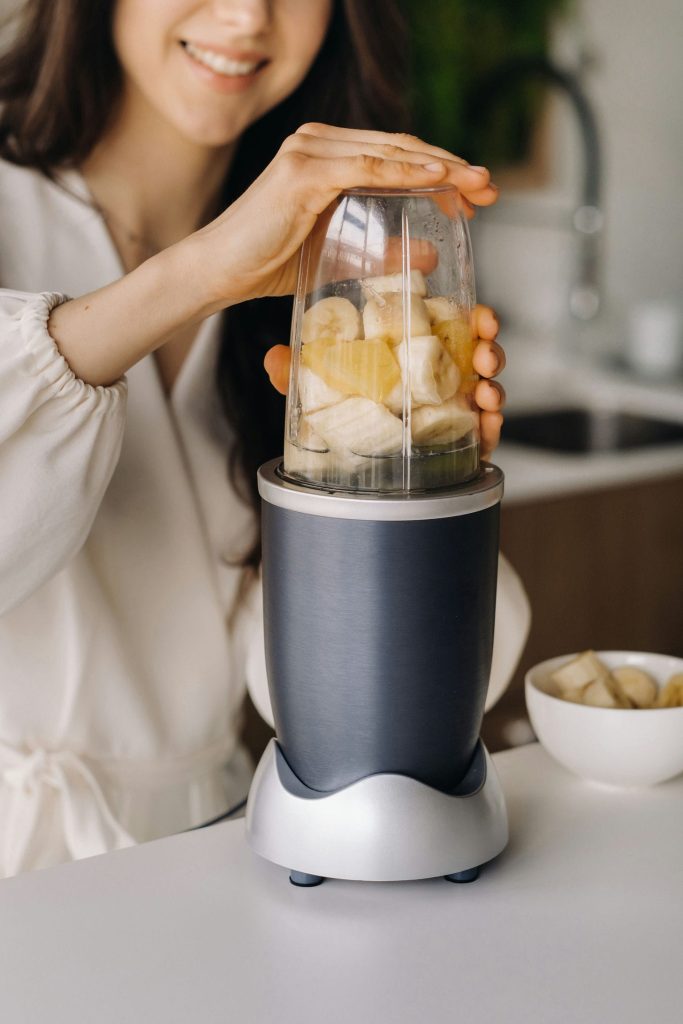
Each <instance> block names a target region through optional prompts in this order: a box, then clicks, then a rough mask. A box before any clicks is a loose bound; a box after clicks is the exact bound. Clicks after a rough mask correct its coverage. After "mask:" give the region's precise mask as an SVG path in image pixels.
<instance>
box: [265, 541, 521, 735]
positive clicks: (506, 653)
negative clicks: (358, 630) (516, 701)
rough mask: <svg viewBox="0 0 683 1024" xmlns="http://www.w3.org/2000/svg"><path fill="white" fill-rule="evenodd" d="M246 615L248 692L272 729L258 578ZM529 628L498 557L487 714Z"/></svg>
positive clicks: (511, 573) (514, 580) (508, 569)
mask: <svg viewBox="0 0 683 1024" xmlns="http://www.w3.org/2000/svg"><path fill="white" fill-rule="evenodd" d="M245 611H246V614H247V619H248V625H247V630H248V632H247V662H246V677H247V688H248V690H249V695H250V697H251V699H252V701H253V704H254V707H255V708H256V710H257V711H258V713H259V714H260V715H261V717H262V718H264V719H265V721H266V722H268V724H269V725H273V709H272V706H271V702H270V695H269V692H268V676H267V674H266V655H265V648H264V640H263V592H262V588H261V578H260V576H259V579H258V581H257V583H256V585H255V586H253V587H252V589H251V593H250V594H249V607H248V609H246V610H245ZM530 625H531V609H530V607H529V599H528V598H527V596H526V592H525V590H524V587H523V586H522V582H521V580H520V578H519V576H518V575H517V573H516V572H515V570H514V569H513V568H512V566H511V565H510V563H509V562H508V560H507V559H506V558H504V557H503V556H502V555H501V556H500V558H499V560H498V591H497V596H496V617H495V629H494V635H493V659H492V662H491V678H490V681H489V688H488V692H487V694H486V710H487V711H488V710H489V708H491V707H493V705H494V704H495V703H496V701H497V700H499V698H500V697H501V696H502V695H503V693H504V692H505V690H506V689H507V687H508V685H509V683H510V680H511V679H512V676H513V674H514V671H515V669H516V668H517V665H518V663H519V659H520V658H521V656H522V651H523V650H524V645H525V644H526V640H527V636H528V635H529V627H530Z"/></svg>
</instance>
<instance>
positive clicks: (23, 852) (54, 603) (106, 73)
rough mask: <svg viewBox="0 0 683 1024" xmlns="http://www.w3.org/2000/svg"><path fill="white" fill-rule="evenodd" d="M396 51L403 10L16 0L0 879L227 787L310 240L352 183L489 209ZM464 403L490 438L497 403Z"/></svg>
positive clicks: (5, 102) (487, 321) (519, 599)
mask: <svg viewBox="0 0 683 1024" xmlns="http://www.w3.org/2000/svg"><path fill="white" fill-rule="evenodd" d="M403 58H404V36H403V34H402V28H401V19H400V17H399V14H398V7H397V4H396V3H394V2H393V0H377V2H376V3H373V5H372V8H371V9H370V7H369V5H367V4H366V3H364V2H361V0H345V2H337V3H333V2H331V0H330V2H318V3H315V4H311V3H310V2H309V0H213V2H208V0H207V2H203V0H169V2H164V3H160V2H159V0H117V2H109V3H106V4H103V3H101V2H95V0H62V2H60V3H59V4H54V3H53V2H52V0H28V2H27V3H26V4H25V5H24V7H23V8H22V19H21V22H20V24H19V25H18V31H17V34H16V35H15V37H14V42H13V43H12V46H11V48H10V50H9V51H8V52H7V53H6V54H5V55H4V56H3V57H2V59H0V157H1V158H2V159H1V160H0V235H1V237H2V239H3V246H2V250H1V251H0V284H1V285H2V289H3V290H0V339H1V341H2V344H1V345H0V438H1V439H2V442H1V443H0V485H1V486H2V492H3V494H5V495H8V496H10V497H9V498H8V500H7V501H6V502H4V504H3V516H2V522H1V523H0V663H2V665H3V678H2V682H1V683H0V722H1V723H2V725H1V727H0V729H1V732H0V779H1V780H2V781H1V783H0V836H2V843H0V874H3V873H4V874H11V873H13V872H16V871H20V870H24V869H27V868H30V867H35V866H41V865H44V864H48V863H54V862H56V861H58V860H60V859H66V858H68V857H77V856H83V855H85V854H89V853H95V852H99V851H101V850H106V849H110V848H113V847H116V846H121V845H125V844H127V843H131V842H135V841H141V840H144V839H148V838H153V837H155V836H159V835H163V834H166V833H168V832H171V831H174V830H179V829H182V828H187V827H190V826H193V825H197V824H200V823H201V822H202V821H207V820H210V819H212V818H215V817H216V816H217V815H219V814H221V813H222V812H224V811H225V810H226V808H227V807H229V806H230V805H231V804H232V803H235V802H237V801H238V800H239V799H240V798H241V797H242V796H243V795H244V792H245V790H246V787H247V784H248V779H249V764H248V759H247V756H246V754H245V752H244V750H243V748H242V747H241V746H240V741H239V735H238V734H239V723H240V708H241V705H242V702H243V698H244V693H245V687H246V685H247V683H248V685H249V687H250V690H251V693H252V696H253V698H254V702H255V703H256V704H257V706H258V707H259V708H260V710H261V711H262V713H263V714H264V716H265V717H266V718H268V717H269V716H270V707H269V699H268V694H267V686H266V681H265V677H264V673H263V632H262V630H263V627H262V622H261V612H260V605H261V600H260V587H259V581H258V573H257V572H256V571H255V570H257V569H258V565H259V557H260V556H259V544H258V540H257V537H258V515H259V511H258V501H257V496H256V493H255V474H256V468H257V466H258V465H259V464H260V463H261V462H263V461H265V460H266V459H268V458H270V457H272V456H274V455H276V454H277V453H278V452H279V451H281V449H282V435H283V423H282V404H281V402H282V399H281V395H280V394H279V393H278V392H277V391H276V390H275V389H274V388H273V387H272V386H271V384H270V383H269V381H268V379H267V376H266V374H265V373H264V371H263V365H262V364H263V358H264V355H265V354H266V352H268V351H270V354H269V361H268V367H269V372H271V374H272V376H273V379H274V381H275V383H276V385H277V386H278V387H280V389H282V385H283V368H284V367H285V366H286V363H287V358H288V357H287V353H286V350H285V349H283V348H281V347H277V346H278V344H279V343H282V342H284V341H286V339H287V336H288V330H289V319H290V315H291V301H290V298H289V296H290V294H291V291H292V288H293V283H294V280H295V275H296V266H297V261H298V254H299V250H300V247H301V245H302V243H303V241H304V239H305V238H306V236H307V235H308V234H309V232H310V230H311V228H312V226H313V224H314V222H315V220H316V217H317V216H318V214H319V213H320V212H321V211H322V210H324V209H325V208H326V207H327V206H329V204H330V203H331V202H333V201H334V200H335V198H336V196H338V195H339V193H340V192H341V191H342V190H343V189H345V188H349V187H354V186H361V187H387V186H388V187H400V188H407V187H413V186H414V187H424V186H427V185H431V184H435V183H438V182H445V183H446V182H448V183H452V184H455V185H457V186H458V187H459V189H460V191H461V193H462V195H463V196H464V197H465V199H466V200H467V201H468V203H469V204H470V205H471V206H472V207H473V206H474V205H486V204H488V203H491V202H494V201H495V198H496V190H495V187H494V186H492V185H491V184H490V181H489V175H488V172H487V171H486V169H485V168H477V167H470V166H469V165H468V164H467V163H466V162H464V161H462V160H461V159H459V158H458V157H457V156H455V155H453V154H451V153H448V152H446V151H444V150H441V149H438V148H436V147H434V146H431V145H429V144H428V143H426V142H423V141H422V140H420V139H417V138H414V137H412V136H405V135H396V134H392V135H388V134H385V131H386V130H387V129H393V130H396V129H400V128H403V127H404V126H405V120H404V116H403V112H402V100H401V96H402V68H403V64H404V61H403ZM69 296H71V298H69ZM476 323H477V325H478V328H479V332H478V333H479V334H480V337H481V338H482V339H483V340H482V341H481V343H480V345H479V347H478V349H477V352H476V353H475V359H476V360H477V369H478V370H479V371H480V372H481V373H482V374H483V375H485V376H486V375H493V374H494V373H495V372H497V370H498V369H499V368H501V367H502V363H503V356H502V352H501V351H500V349H499V348H498V346H497V345H496V344H495V341H494V339H495V335H496V332H497V325H496V322H495V318H493V316H492V315H491V314H490V311H487V310H485V309H484V308H482V307H480V309H479V311H478V316H477V319H476ZM273 346H276V347H275V348H273ZM476 399H477V401H478V402H479V404H480V406H481V407H482V408H484V409H486V410H488V412H487V413H486V414H484V416H483V418H482V424H483V431H484V433H486V427H485V425H484V424H485V423H486V422H488V438H489V447H491V446H492V445H495V442H496V439H497V434H498V431H499V428H500V413H499V408H500V405H501V402H502V397H501V392H500V391H498V390H497V386H496V385H494V384H492V383H491V382H490V381H482V382H480V384H479V386H478V390H477V392H476ZM486 415H488V416H489V419H488V421H486V418H485V417H486ZM505 578H506V580H507V583H506V584H505V586H504V587H503V590H502V591H501V593H500V595H499V607H500V609H501V615H502V616H503V619H505V620H506V621H507V623H508V626H510V625H511V624H513V623H514V622H516V621H518V622H520V623H521V629H520V633H521V634H522V635H523V626H524V615H525V605H524V599H523V596H520V594H519V591H518V588H517V585H516V583H515V580H514V579H513V578H512V577H511V576H509V575H508V576H506V577H505ZM506 587H507V589H506ZM518 641H519V638H518V637H516V638H515V639H514V640H513V641H511V643H510V644H509V646H508V647H507V648H505V647H504V646H503V647H502V648H501V646H500V644H499V651H501V650H502V651H503V654H502V655H501V654H500V653H499V655H498V661H499V663H501V664H503V670H502V671H501V672H500V676H501V680H503V679H504V678H505V677H506V676H507V675H509V673H510V671H511V670H512V668H513V665H514V661H515V658H516V654H517V653H518V647H519V642H518ZM501 658H502V662H501ZM500 685H502V681H501V683H500ZM3 844H4V845H3Z"/></svg>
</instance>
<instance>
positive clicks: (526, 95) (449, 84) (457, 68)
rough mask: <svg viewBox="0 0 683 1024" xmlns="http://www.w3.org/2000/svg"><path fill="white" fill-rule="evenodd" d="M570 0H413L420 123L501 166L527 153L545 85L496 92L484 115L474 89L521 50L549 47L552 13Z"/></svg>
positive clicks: (450, 145)
mask: <svg viewBox="0 0 683 1024" xmlns="http://www.w3.org/2000/svg"><path fill="white" fill-rule="evenodd" d="M567 4H568V0H422V2H417V0H410V2H409V3H408V5H407V10H406V13H407V16H408V20H409V24H410V26H411V36H412V45H413V82H414V85H413V96H412V100H413V112H414V120H415V125H416V130H417V131H418V133H419V134H420V135H422V136H423V137H426V138H429V139H430V140H433V141H434V142H436V143H437V144H438V145H442V146H445V147H446V148H447V149H450V150H452V151H453V152H456V153H458V154H460V155H461V156H464V157H465V158H467V159H471V160H473V161H474V162H475V163H485V164H489V165H492V166H494V167H495V166H501V165H507V164H513V163H518V162H519V161H521V160H523V159H524V158H525V157H526V156H527V155H528V148H529V141H530V137H531V132H532V130H533V126H534V121H535V118H536V116H537V114H538V111H539V108H540V104H541V103H542V87H539V86H538V85H537V84H535V83H533V82H528V83H524V84H521V85H519V86H518V87H516V88H515V89H514V90H510V91H509V94H508V95H500V96H497V97H495V106H492V107H491V108H490V109H489V110H488V111H487V116H486V117H482V116H480V115H478V114H477V113H476V110H477V103H476V100H477V93H478V90H480V89H481V87H482V85H483V84H484V83H485V82H486V80H487V79H488V78H489V76H490V75H491V74H492V73H494V72H495V71H496V70H498V69H499V68H501V67H502V66H503V65H504V64H505V63H506V62H508V61H510V60H511V59H514V58H517V57H538V56H545V55H547V51H548V38H549V28H550V24H551V20H552V18H553V16H554V15H556V14H558V13H559V12H561V11H562V10H563V9H565V8H566V7H567Z"/></svg>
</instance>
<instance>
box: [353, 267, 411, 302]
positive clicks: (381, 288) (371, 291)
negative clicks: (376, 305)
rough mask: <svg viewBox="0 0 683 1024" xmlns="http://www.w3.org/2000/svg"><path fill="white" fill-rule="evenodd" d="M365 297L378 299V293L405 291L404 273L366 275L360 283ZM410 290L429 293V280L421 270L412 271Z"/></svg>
mask: <svg viewBox="0 0 683 1024" xmlns="http://www.w3.org/2000/svg"><path fill="white" fill-rule="evenodd" d="M360 286H361V289H362V291H363V297H364V298H366V299H376V298H377V296H378V295H386V294H388V293H389V292H402V291H403V274H386V275H385V276H384V277H366V278H365V279H364V280H362V281H361V283H360ZM410 290H411V292H414V294H415V295H421V296H425V295H426V294H427V282H426V281H425V278H424V274H423V273H422V271H421V270H411V271H410Z"/></svg>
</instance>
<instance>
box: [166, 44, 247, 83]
mask: <svg viewBox="0 0 683 1024" xmlns="http://www.w3.org/2000/svg"><path fill="white" fill-rule="evenodd" d="M181 45H182V46H183V48H184V50H185V52H186V53H187V55H188V57H191V58H192V60H194V61H196V62H197V63H198V64H201V65H203V66H204V67H205V68H209V70H211V71H214V72H215V73H216V74H217V75H224V76H225V77H226V78H245V77H247V76H248V75H253V74H254V73H255V72H256V71H258V70H260V68H262V67H263V66H264V65H265V64H266V63H267V61H265V60H234V59H232V58H231V57H226V56H225V55H224V54H222V53H217V52H216V51H215V50H206V49H204V48H203V47H201V46H195V45H194V43H188V42H186V41H184V40H183V41H182V43H181Z"/></svg>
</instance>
